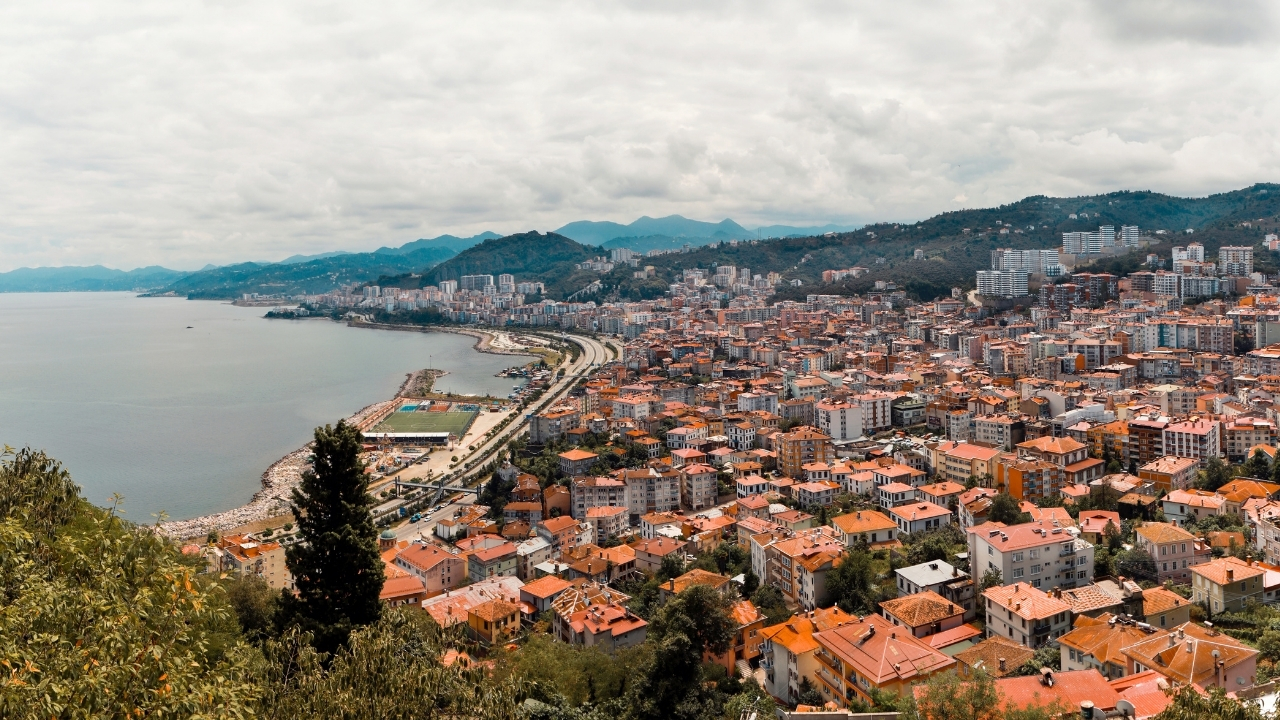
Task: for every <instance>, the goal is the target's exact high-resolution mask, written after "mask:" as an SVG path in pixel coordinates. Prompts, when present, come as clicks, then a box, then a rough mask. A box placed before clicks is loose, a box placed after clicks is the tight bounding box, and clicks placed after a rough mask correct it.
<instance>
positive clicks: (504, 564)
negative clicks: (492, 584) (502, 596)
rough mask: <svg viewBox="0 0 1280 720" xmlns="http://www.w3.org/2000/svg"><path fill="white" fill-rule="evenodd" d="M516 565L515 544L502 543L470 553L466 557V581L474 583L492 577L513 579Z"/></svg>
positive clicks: (517, 563)
mask: <svg viewBox="0 0 1280 720" xmlns="http://www.w3.org/2000/svg"><path fill="white" fill-rule="evenodd" d="M518 565H519V562H518V557H517V555H516V546H515V544H514V543H509V542H504V543H502V544H501V545H497V546H495V547H491V548H485V549H482V550H476V551H474V552H472V553H471V554H470V555H469V556H468V557H467V579H468V580H470V581H471V582H476V581H478V580H487V579H489V578H492V577H515V576H516V570H517V568H518Z"/></svg>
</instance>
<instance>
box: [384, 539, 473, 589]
mask: <svg viewBox="0 0 1280 720" xmlns="http://www.w3.org/2000/svg"><path fill="white" fill-rule="evenodd" d="M392 564H393V565H395V566H396V567H398V568H400V569H401V570H404V571H405V572H407V573H409V574H411V575H414V576H415V577H417V578H419V579H421V580H422V582H423V584H424V585H425V586H426V588H427V593H428V594H429V595H436V594H439V593H442V592H444V591H446V590H452V589H454V588H456V587H458V586H459V585H461V584H462V583H463V581H465V580H466V579H467V565H466V562H465V561H464V560H463V559H462V558H461V557H459V556H457V555H454V554H453V553H451V552H449V551H448V550H446V549H444V548H442V547H440V546H439V545H431V544H429V543H411V544H410V545H409V547H407V548H405V549H403V550H401V551H400V552H398V553H396V557H395V560H393V561H392Z"/></svg>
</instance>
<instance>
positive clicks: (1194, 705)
mask: <svg viewBox="0 0 1280 720" xmlns="http://www.w3.org/2000/svg"><path fill="white" fill-rule="evenodd" d="M1263 718H1264V716H1263V714H1262V711H1261V710H1259V709H1258V707H1257V706H1256V705H1254V704H1252V703H1240V702H1237V701H1236V700H1234V699H1232V698H1229V697H1227V693H1226V691H1224V690H1223V689H1222V688H1212V689H1211V690H1209V693H1208V695H1201V694H1200V693H1199V692H1197V691H1196V690H1195V688H1193V687H1191V686H1189V685H1187V686H1183V687H1182V688H1181V689H1180V690H1178V691H1177V694H1176V695H1174V696H1173V702H1172V703H1170V705H1169V707H1167V708H1165V709H1164V710H1163V711H1162V712H1161V713H1160V714H1159V715H1156V717H1155V720H1263Z"/></svg>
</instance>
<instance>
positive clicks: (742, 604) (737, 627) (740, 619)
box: [712, 600, 765, 673]
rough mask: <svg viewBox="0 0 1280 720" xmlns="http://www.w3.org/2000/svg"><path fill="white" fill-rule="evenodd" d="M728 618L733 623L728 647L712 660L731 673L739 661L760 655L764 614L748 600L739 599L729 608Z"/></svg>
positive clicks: (734, 670)
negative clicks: (731, 637) (731, 636)
mask: <svg viewBox="0 0 1280 720" xmlns="http://www.w3.org/2000/svg"><path fill="white" fill-rule="evenodd" d="M729 618H730V619H731V620H732V621H733V625H734V631H733V639H732V640H731V641H730V642H729V649H728V651H726V652H725V653H724V654H723V655H720V656H718V657H715V658H713V659H712V660H713V661H714V662H715V663H717V664H719V665H722V666H724V669H725V670H728V671H729V672H731V673H732V672H736V671H737V664H738V663H739V662H742V661H746V662H748V663H749V662H751V661H753V660H755V659H756V658H758V657H760V646H761V644H762V643H763V642H764V636H763V635H761V634H760V631H761V630H764V624H765V616H764V613H761V612H760V611H759V610H758V609H757V608H756V606H755V605H754V604H752V602H751V601H750V600H739V601H737V602H735V603H734V604H733V606H732V607H730V608H729Z"/></svg>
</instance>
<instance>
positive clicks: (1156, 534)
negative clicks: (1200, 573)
mask: <svg viewBox="0 0 1280 720" xmlns="http://www.w3.org/2000/svg"><path fill="white" fill-rule="evenodd" d="M1198 542H1199V541H1198V540H1197V539H1196V536H1195V535H1192V534H1191V533H1189V532H1187V531H1186V530H1183V529H1182V528H1180V527H1178V526H1177V525H1173V524H1171V523H1157V522H1148V523H1143V524H1142V527H1139V528H1138V530H1137V536H1136V540H1135V543H1134V545H1135V546H1136V547H1137V548H1139V549H1142V550H1145V551H1146V552H1147V553H1148V554H1150V555H1151V557H1152V558H1154V559H1155V561H1156V573H1157V577H1156V580H1157V582H1159V583H1160V584H1162V585H1163V584H1164V583H1165V582H1168V581H1172V582H1176V583H1179V584H1184V585H1185V584H1187V583H1189V582H1190V581H1191V568H1193V567H1195V566H1196V565H1199V564H1201V563H1204V562H1207V561H1208V560H1209V554H1208V553H1197V552H1196V545H1197V543H1198Z"/></svg>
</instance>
